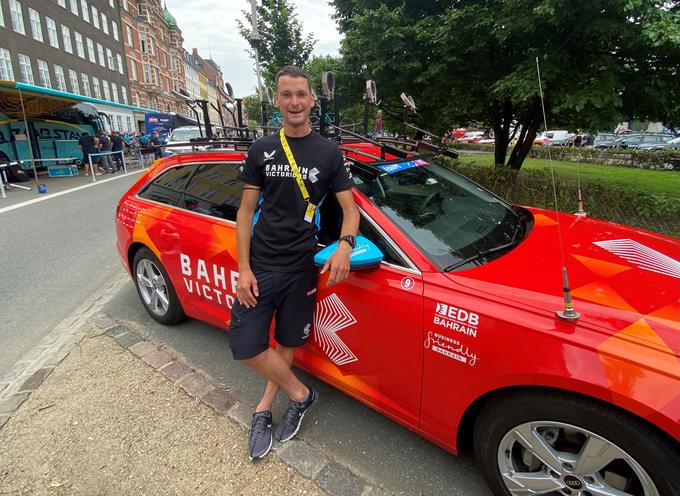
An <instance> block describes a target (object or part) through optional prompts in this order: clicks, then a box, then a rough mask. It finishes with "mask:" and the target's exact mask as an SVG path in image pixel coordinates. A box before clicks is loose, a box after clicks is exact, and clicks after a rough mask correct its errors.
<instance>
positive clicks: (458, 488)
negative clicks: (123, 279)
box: [104, 282, 490, 496]
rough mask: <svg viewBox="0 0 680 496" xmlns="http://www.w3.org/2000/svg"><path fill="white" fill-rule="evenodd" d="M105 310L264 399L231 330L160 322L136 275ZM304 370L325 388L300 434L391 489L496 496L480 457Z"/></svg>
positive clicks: (240, 392)
mask: <svg viewBox="0 0 680 496" xmlns="http://www.w3.org/2000/svg"><path fill="white" fill-rule="evenodd" d="M104 311H105V312H106V313H107V314H109V315H110V316H112V317H113V318H114V319H116V320H119V321H122V322H124V323H126V324H127V325H128V326H130V327H131V328H133V329H136V330H138V331H140V332H141V333H142V334H143V335H145V336H146V337H148V338H149V339H151V340H153V341H155V342H156V343H159V344H167V345H168V346H170V347H172V348H173V349H175V350H176V351H178V352H179V353H181V354H183V355H184V357H185V358H186V359H187V360H188V361H189V362H190V363H192V364H193V365H194V366H197V367H198V368H200V369H202V370H203V371H204V372H205V373H207V374H208V375H209V376H210V377H212V379H213V380H214V381H215V382H218V383H221V384H224V385H225V386H226V387H228V388H231V390H232V392H233V393H234V394H235V395H236V396H237V397H238V398H239V399H240V400H241V401H243V402H244V403H246V404H250V405H255V404H256V403H257V401H258V400H259V395H260V394H261V392H262V387H263V383H262V381H261V380H260V379H259V378H258V377H257V376H256V375H255V374H254V373H252V372H250V371H249V370H248V369H247V368H246V367H244V366H242V365H240V364H238V363H236V362H234V361H233V360H232V358H231V352H230V350H229V345H228V343H227V335H226V333H225V332H224V331H222V330H219V329H216V328H214V327H211V326H208V325H205V324H202V323H200V322H197V321H194V320H189V321H186V322H184V323H182V324H180V325H178V326H173V327H168V326H163V325H160V324H158V323H156V322H155V321H154V320H153V319H151V317H149V315H148V314H147V313H146V311H145V310H144V308H143V307H142V305H141V303H140V302H139V299H138V297H137V293H136V290H135V288H134V285H133V284H132V282H130V283H129V284H128V285H127V286H125V287H124V288H123V289H122V290H121V291H120V292H119V293H118V295H117V296H116V297H114V298H113V299H112V300H111V302H110V303H109V304H108V306H107V307H106V308H105V309H104ZM303 377H304V380H306V381H310V382H311V383H312V384H314V386H315V387H317V388H318V389H319V392H320V398H321V401H320V402H319V404H318V406H317V407H315V411H313V412H312V411H310V413H309V416H308V417H305V419H306V423H305V426H304V429H303V431H302V432H301V433H300V436H301V437H302V439H304V440H306V441H308V442H309V443H310V444H312V445H314V446H316V447H318V448H321V449H322V450H323V451H324V452H325V453H326V455H327V456H329V458H331V459H335V460H337V461H339V462H341V463H343V464H345V465H347V466H349V467H351V468H352V470H354V471H355V472H357V473H358V474H361V475H362V476H364V477H365V478H367V479H369V480H371V481H372V482H374V483H377V484H379V485H383V486H384V487H385V488H386V489H387V490H388V492H389V493H394V494H408V495H417V494H424V495H425V494H427V495H430V494H447V495H451V496H455V495H460V496H489V495H490V491H489V489H488V488H487V486H486V484H485V483H484V481H483V480H482V477H481V475H480V473H479V469H478V468H477V466H476V465H475V462H474V460H473V459H471V458H469V457H467V458H455V457H453V456H451V455H450V454H449V453H447V452H445V451H443V450H441V449H439V448H438V447H436V446H434V445H433V444H431V443H429V442H428V441H425V440H424V439H422V438H420V437H419V436H417V435H416V434H413V433H411V432H410V431H408V430H406V429H404V428H402V427H401V426H399V425H398V424H396V423H395V422H392V421H391V420H388V419H387V418H385V417H383V416H382V415H380V414H378V413H376V412H374V411H373V410H371V409H370V408H368V407H366V406H364V405H363V404H361V403H359V402H357V401H355V400H353V399H351V398H349V397H348V396H346V395H344V394H342V393H340V392H339V391H337V390H335V389H333V388H331V387H330V386H327V385H325V384H323V383H321V382H319V381H317V380H316V379H313V378H311V377H308V376H305V375H304V374H303ZM282 396H283V395H279V398H278V400H279V401H278V403H277V404H276V405H275V408H274V412H273V413H274V417H275V419H278V418H280V417H281V414H282V412H283V408H284V406H285V404H284V398H283V397H282ZM243 449H246V448H245V446H244V447H243Z"/></svg>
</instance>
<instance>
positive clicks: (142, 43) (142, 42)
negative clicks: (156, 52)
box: [139, 30, 147, 53]
mask: <svg viewBox="0 0 680 496" xmlns="http://www.w3.org/2000/svg"><path fill="white" fill-rule="evenodd" d="M139 47H140V50H141V51H142V53H147V51H146V31H145V30H140V31H139Z"/></svg>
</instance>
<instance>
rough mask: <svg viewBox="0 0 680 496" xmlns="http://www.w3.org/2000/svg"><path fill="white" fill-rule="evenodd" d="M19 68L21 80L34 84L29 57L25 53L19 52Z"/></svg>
mask: <svg viewBox="0 0 680 496" xmlns="http://www.w3.org/2000/svg"><path fill="white" fill-rule="evenodd" d="M19 70H20V71H21V80H22V81H23V82H24V83H27V84H35V82H34V81H33V70H32V69H31V59H30V58H29V57H27V56H26V55H24V54H22V53H20V54H19Z"/></svg>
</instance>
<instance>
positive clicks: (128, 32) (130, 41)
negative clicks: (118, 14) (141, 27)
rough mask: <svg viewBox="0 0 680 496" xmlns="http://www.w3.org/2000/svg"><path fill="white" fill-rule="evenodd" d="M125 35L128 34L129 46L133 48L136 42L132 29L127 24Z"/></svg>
mask: <svg viewBox="0 0 680 496" xmlns="http://www.w3.org/2000/svg"><path fill="white" fill-rule="evenodd" d="M125 34H127V44H128V45H130V46H131V47H133V46H135V42H134V40H133V39H132V28H131V27H130V26H128V25H127V24H126V25H125Z"/></svg>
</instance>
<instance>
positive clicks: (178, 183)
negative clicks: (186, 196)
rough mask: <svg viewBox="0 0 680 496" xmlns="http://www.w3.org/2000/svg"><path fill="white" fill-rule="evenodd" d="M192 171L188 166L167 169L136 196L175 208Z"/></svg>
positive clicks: (192, 168)
mask: <svg viewBox="0 0 680 496" xmlns="http://www.w3.org/2000/svg"><path fill="white" fill-rule="evenodd" d="M193 170H194V167H192V166H188V165H185V166H180V167H173V168H171V169H168V170H167V171H165V172H163V173H162V174H161V175H159V176H158V177H157V178H156V179H154V180H153V181H152V182H150V183H149V184H147V185H146V186H145V187H144V189H143V190H142V191H140V192H139V195H138V196H139V197H141V198H145V199H147V200H153V201H157V202H160V203H165V204H167V205H174V206H177V205H179V202H180V199H181V197H182V193H183V192H184V188H185V186H186V184H187V181H188V180H189V176H191V173H192V172H193Z"/></svg>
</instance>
